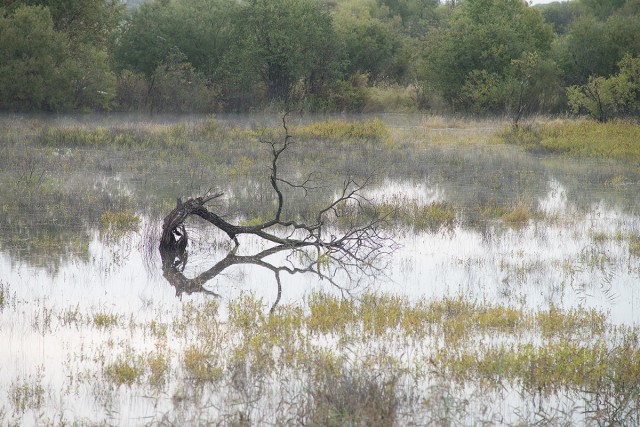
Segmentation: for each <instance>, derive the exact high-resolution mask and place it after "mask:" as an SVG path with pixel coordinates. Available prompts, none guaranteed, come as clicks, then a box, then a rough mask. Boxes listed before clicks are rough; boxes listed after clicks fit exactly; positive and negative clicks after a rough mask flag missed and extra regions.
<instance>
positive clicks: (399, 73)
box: [0, 0, 640, 121]
mask: <svg viewBox="0 0 640 427" xmlns="http://www.w3.org/2000/svg"><path fill="white" fill-rule="evenodd" d="M0 40H1V43H0V110H3V111H135V112H143V111H145V112H148V111H151V112H218V111H250V110H256V109H264V108H269V107H270V106H274V105H275V106H282V105H286V106H288V107H295V108H303V109H307V110H309V111H354V112H356V111H361V110H362V109H363V108H366V106H367V103H368V102H369V101H370V98H371V97H372V96H373V95H372V94H374V93H376V92H375V91H376V90H378V91H381V90H382V91H387V92H394V91H395V92H398V93H403V94H409V96H410V98H411V102H412V105H413V106H414V107H415V108H416V109H420V110H425V111H432V112H438V113H473V114H480V115H505V114H506V115H510V116H512V117H513V118H514V119H515V120H516V121H517V120H518V118H519V117H521V116H522V115H523V114H530V113H543V114H560V113H566V112H569V111H571V112H575V113H587V114H590V115H592V116H593V117H594V118H596V119H599V120H603V121H604V120H608V119H610V118H612V117H616V116H634V115H635V116H637V115H638V113H639V112H640V59H639V56H640V0H572V1H567V2H557V3H551V4H548V5H542V6H535V7H532V6H529V5H528V4H527V2H526V1H524V0H450V1H446V2H440V1H438V0H147V1H145V2H143V3H141V4H139V5H135V6H129V7H127V5H126V4H125V3H123V2H122V1H120V0H13V1H12V0H4V3H3V6H1V7H0ZM382 108H385V106H384V105H383V106H382ZM388 108H393V105H389V106H388Z"/></svg>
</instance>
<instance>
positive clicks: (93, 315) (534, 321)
mask: <svg viewBox="0 0 640 427" xmlns="http://www.w3.org/2000/svg"><path fill="white" fill-rule="evenodd" d="M508 126H509V125H508V123H503V122H499V121H474V122H472V121H465V120H462V119H450V118H438V117H424V116H418V115H415V116H414V115H387V116H379V117H368V116H356V117H349V118H344V117H338V118H335V117H297V116H295V115H290V116H288V117H287V127H288V132H289V133H290V134H291V135H292V136H293V140H294V141H295V143H294V144H293V145H292V146H291V148H290V149H288V150H287V151H286V152H285V153H284V154H283V157H282V159H281V163H280V164H279V165H278V167H279V171H281V174H282V175H280V177H281V178H282V179H283V180H285V181H287V182H289V183H299V182H302V181H304V180H307V179H308V180H309V182H310V183H312V185H309V186H308V187H309V188H310V191H302V190H301V189H300V187H296V186H295V185H293V186H290V187H287V191H286V192H285V194H284V196H285V200H286V202H285V204H284V207H283V212H282V214H283V216H284V217H286V218H287V219H290V220H292V221H296V222H304V221H310V220H313V218H315V215H316V214H317V212H318V210H320V209H322V208H323V207H324V206H327V203H328V201H331V200H333V199H335V197H336V195H339V193H340V190H341V188H342V186H343V185H344V183H345V180H346V179H349V178H351V179H353V180H354V181H355V182H365V181H366V182H368V185H367V186H366V187H365V188H364V190H363V192H364V195H365V197H366V200H368V201H371V202H372V205H373V206H374V207H375V212H376V214H378V215H380V218H381V219H382V220H381V222H380V223H379V228H378V229H377V232H378V233H380V234H379V235H380V236H383V237H384V238H388V239H389V240H388V242H389V245H388V246H385V250H384V251H383V254H382V255H384V256H382V257H380V258H376V260H377V263H376V264H375V265H371V266H366V267H370V268H363V266H362V265H349V264H342V265H341V264H336V263H335V262H334V260H333V259H332V258H330V257H328V256H325V255H326V254H324V253H323V252H322V251H314V250H312V249H310V248H284V249H283V250H275V249H274V248H273V244H271V243H269V242H265V241H264V240H263V239H260V238H258V237H256V236H241V237H239V245H238V246H237V247H236V246H235V245H234V243H233V241H231V240H230V239H229V236H228V235H226V234H225V233H224V232H222V231H221V230H218V229H216V228H215V227H213V226H212V225H211V224H209V223H207V222H205V221H202V220H200V219H199V218H190V219H188V220H187V221H186V223H185V225H186V227H185V231H186V232H187V233H188V235H189V241H188V246H187V250H186V253H185V255H184V256H181V257H180V258H179V259H178V258H174V257H169V258H166V257H164V256H163V255H162V254H161V253H160V251H159V250H158V244H159V238H160V235H161V232H162V224H163V218H164V217H165V215H167V214H168V213H169V212H170V211H171V210H172V209H174V207H176V199H177V198H179V197H182V198H186V197H189V196H200V195H203V194H205V193H206V192H207V191H210V190H213V191H220V192H223V193H224V195H223V196H222V197H221V198H219V199H215V200H213V201H212V202H211V203H210V206H209V209H211V210H212V211H215V212H216V213H218V214H219V215H221V217H223V218H225V219H228V220H233V221H235V222H236V223H238V224H241V225H251V224H260V223H263V222H264V221H267V220H268V219H269V218H271V217H272V216H273V215H274V211H275V210H276V209H277V204H276V199H277V197H276V194H274V191H273V188H272V185H271V184H270V182H269V177H270V169H269V167H270V164H271V163H270V162H271V157H270V153H269V150H268V149H267V148H265V144H264V143H263V142H264V141H265V140H277V139H278V138H282V136H283V128H282V117H278V116H273V117H266V116H257V115H256V116H220V117H193V118H178V119H176V118H162V117H155V118H132V117H49V118H46V117H45V118H31V117H22V116H6V117H3V118H2V119H1V120H0V231H1V233H0V340H1V342H2V343H4V345H3V348H2V350H0V393H1V394H0V425H131V426H139V425H229V426H244V425H312V426H313V425H318V426H319V425H323V426H324V425H335V426H341V425H363V426H364V425H382V426H385V425H386V426H394V425H479V424H487V425H532V424H542V425H574V424H578V425H640V351H639V349H640V197H638V194H640V164H638V162H637V158H635V157H633V156H626V157H625V156H618V155H616V156H613V157H607V156H601V155H599V154H598V153H601V151H598V150H599V149H598V150H593V151H591V153H595V154H594V155H592V156H590V155H588V154H586V153H587V151H588V150H587V149H586V148H580V153H578V154H577V155H576V153H572V152H571V150H567V149H563V150H559V151H562V152H557V151H558V150H553V149H550V148H549V147H552V146H554V144H555V146H561V145H562V143H561V142H557V143H556V142H553V141H551V140H550V139H549V137H548V135H555V136H554V137H557V135H562V132H560V131H558V130H557V128H552V130H551V131H546V130H541V131H539V133H538V134H536V135H542V134H544V135H546V136H545V137H544V138H547V139H544V140H543V142H535V144H534V143H533V142H532V143H531V144H534V145H536V146H535V147H533V148H534V149H532V147H531V144H521V143H515V144H505V143H504V142H505V140H507V141H508V142H514V141H509V138H511V137H513V135H511V136H509V134H508V132H505V129H506V128H507V127H508ZM540 126H544V124H540ZM553 126H558V125H557V124H554V125H553ZM570 126H573V125H572V124H571V125H570ZM608 126H610V125H608ZM543 129H544V128H543ZM545 132H547V133H545ZM607 133H611V131H610V129H609V130H607V131H605V132H602V131H601V130H600V129H598V131H597V132H594V134H597V135H599V137H601V138H604V137H606V135H607ZM505 135H506V136H505ZM615 138H616V139H617V140H621V137H620V134H616V135H615ZM261 141H262V142H261ZM544 141H546V142H544ZM549 141H551V142H549ZM516 142H517V141H516ZM636 142H637V141H631V142H630V143H629V144H635V143H636ZM545 144H546V145H545ZM625 144H627V142H625ZM539 145H544V146H545V149H544V150H543V149H539V148H540V147H539ZM631 150H632V149H631V148H628V150H627V151H629V152H630V151H631ZM612 152H616V153H618V152H621V151H620V150H613V151H612ZM367 209H369V208H367V207H365V206H357V205H346V206H344V207H343V208H341V209H340V210H339V212H336V213H335V215H334V216H332V217H331V218H332V223H331V224H328V226H329V228H328V230H329V232H330V233H333V234H334V235H336V236H339V235H340V233H341V231H342V230H344V229H345V228H348V227H349V226H352V225H353V224H354V223H355V221H356V220H358V219H359V218H360V216H362V215H364V214H368V213H370V212H369V211H367ZM280 232H281V233H282V234H283V235H284V236H286V235H287V233H289V231H288V230H287V229H282V230H280Z"/></svg>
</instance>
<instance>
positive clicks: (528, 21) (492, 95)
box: [422, 0, 552, 112]
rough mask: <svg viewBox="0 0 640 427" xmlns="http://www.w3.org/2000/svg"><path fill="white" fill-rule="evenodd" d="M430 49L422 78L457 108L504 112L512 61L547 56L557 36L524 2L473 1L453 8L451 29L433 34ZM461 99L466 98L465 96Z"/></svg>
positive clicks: (439, 29)
mask: <svg viewBox="0 0 640 427" xmlns="http://www.w3.org/2000/svg"><path fill="white" fill-rule="evenodd" d="M428 38H429V41H430V43H429V44H427V45H426V46H425V48H426V49H425V62H424V69H423V73H422V78H423V80H424V82H425V84H426V85H428V86H431V87H433V88H435V89H437V90H438V91H440V92H441V93H442V94H443V96H444V97H445V99H447V100H448V101H449V102H451V103H452V104H453V105H454V107H467V108H468V107H473V106H476V107H475V108H477V109H480V110H482V111H483V112H500V111H501V110H503V109H504V108H503V107H502V108H501V104H503V101H502V100H503V99H504V98H505V95H504V89H501V86H502V82H504V81H505V80H507V79H508V74H509V70H510V67H511V65H512V60H516V59H519V58H522V57H523V56H524V55H525V54H527V53H533V52H537V53H538V54H539V55H546V53H547V52H548V51H549V49H550V46H551V40H552V31H551V29H550V27H549V26H547V25H545V24H544V22H543V20H542V17H541V15H540V14H539V12H538V11H537V10H535V9H532V8H529V7H528V6H527V5H526V3H524V2H522V1H519V0H469V1H466V2H464V3H463V4H462V5H461V6H459V7H456V8H454V10H453V12H452V16H451V19H450V21H449V24H448V25H447V26H445V27H443V28H437V29H433V30H432V31H431V32H430V33H429V35H428ZM460 95H462V96H460Z"/></svg>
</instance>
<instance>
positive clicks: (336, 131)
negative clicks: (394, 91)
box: [293, 119, 391, 143]
mask: <svg viewBox="0 0 640 427" xmlns="http://www.w3.org/2000/svg"><path fill="white" fill-rule="evenodd" d="M293 133H294V135H296V136H297V137H299V138H322V139H329V140H365V141H376V142H384V143H391V134H390V132H389V129H387V127H386V126H385V124H384V123H383V122H382V120H380V119H373V120H364V121H361V122H351V121H346V120H330V121H325V122H314V123H310V124H308V125H305V126H300V127H296V128H295V129H294V130H293Z"/></svg>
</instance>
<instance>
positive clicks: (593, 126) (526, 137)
mask: <svg viewBox="0 0 640 427" xmlns="http://www.w3.org/2000/svg"><path fill="white" fill-rule="evenodd" d="M501 137H502V139H503V140H504V141H506V142H508V143H513V144H518V145H521V146H523V147H524V148H525V149H527V150H530V151H542V152H550V153H566V154H569V155H572V156H584V157H595V158H608V159H620V160H629V161H635V162H637V161H640V126H638V125H637V124H635V123H631V122H620V121H611V122H607V123H599V122H595V121H588V120H578V121H566V120H559V121H551V122H546V123H540V124H534V125H531V126H526V127H518V128H510V129H508V130H505V131H503V132H502V134H501Z"/></svg>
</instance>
